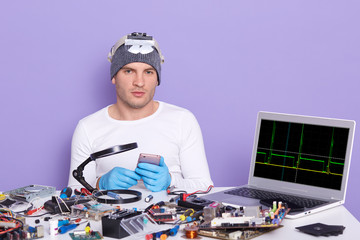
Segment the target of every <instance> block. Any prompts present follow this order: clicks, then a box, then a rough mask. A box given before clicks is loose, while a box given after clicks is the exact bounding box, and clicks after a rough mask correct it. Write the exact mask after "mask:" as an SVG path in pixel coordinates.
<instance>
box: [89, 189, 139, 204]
mask: <svg viewBox="0 0 360 240" xmlns="http://www.w3.org/2000/svg"><path fill="white" fill-rule="evenodd" d="M108 192H113V193H116V194H128V195H133V196H135V197H130V198H120V199H108V198H101V196H107V193H108ZM141 196H142V194H141V192H139V191H136V190H129V189H117V190H104V191H98V192H96V193H94V194H93V197H94V198H95V199H96V201H98V202H99V203H105V204H123V203H133V202H137V201H140V200H141Z"/></svg>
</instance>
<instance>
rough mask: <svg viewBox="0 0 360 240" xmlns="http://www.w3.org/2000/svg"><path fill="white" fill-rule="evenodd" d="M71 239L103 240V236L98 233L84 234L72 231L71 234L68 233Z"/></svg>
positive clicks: (83, 232)
mask: <svg viewBox="0 0 360 240" xmlns="http://www.w3.org/2000/svg"><path fill="white" fill-rule="evenodd" d="M69 235H70V237H71V239H73V240H97V239H103V236H102V235H101V234H100V232H97V231H96V232H94V231H93V232H90V233H86V232H85V231H74V232H73V233H69Z"/></svg>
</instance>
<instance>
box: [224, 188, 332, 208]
mask: <svg viewBox="0 0 360 240" xmlns="http://www.w3.org/2000/svg"><path fill="white" fill-rule="evenodd" d="M225 193H226V194H231V195H235V196H241V197H247V198H255V199H260V200H264V199H282V200H283V201H284V202H291V203H295V204H296V205H298V206H300V207H305V208H312V207H315V206H318V205H321V204H324V203H327V202H326V201H322V200H317V199H311V198H302V197H296V196H292V195H286V194H281V193H274V192H269V191H265V190H259V189H253V188H247V187H241V188H236V189H233V190H230V191H226V192H225Z"/></svg>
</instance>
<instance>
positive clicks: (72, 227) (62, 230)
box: [58, 223, 79, 234]
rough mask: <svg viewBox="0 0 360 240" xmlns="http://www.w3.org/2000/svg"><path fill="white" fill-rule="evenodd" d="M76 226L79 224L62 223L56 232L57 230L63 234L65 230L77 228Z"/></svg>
mask: <svg viewBox="0 0 360 240" xmlns="http://www.w3.org/2000/svg"><path fill="white" fill-rule="evenodd" d="M77 226H79V224H77V223H73V224H68V225H63V226H61V227H60V228H59V230H58V232H59V233H60V234H64V233H66V232H68V231H71V230H73V229H75V228H77Z"/></svg>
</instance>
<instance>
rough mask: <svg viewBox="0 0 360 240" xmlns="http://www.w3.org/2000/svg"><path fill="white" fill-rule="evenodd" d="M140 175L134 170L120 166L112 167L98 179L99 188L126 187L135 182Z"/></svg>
mask: <svg viewBox="0 0 360 240" xmlns="http://www.w3.org/2000/svg"><path fill="white" fill-rule="evenodd" d="M140 179H141V177H140V176H139V175H137V174H136V173H135V172H134V171H131V170H129V169H125V168H122V167H114V168H113V169H111V170H110V171H109V172H107V173H106V174H104V175H103V176H102V177H101V178H100V181H99V188H100V189H105V190H114V189H128V188H129V187H131V186H134V185H136V184H137V181H138V180H140Z"/></svg>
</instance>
